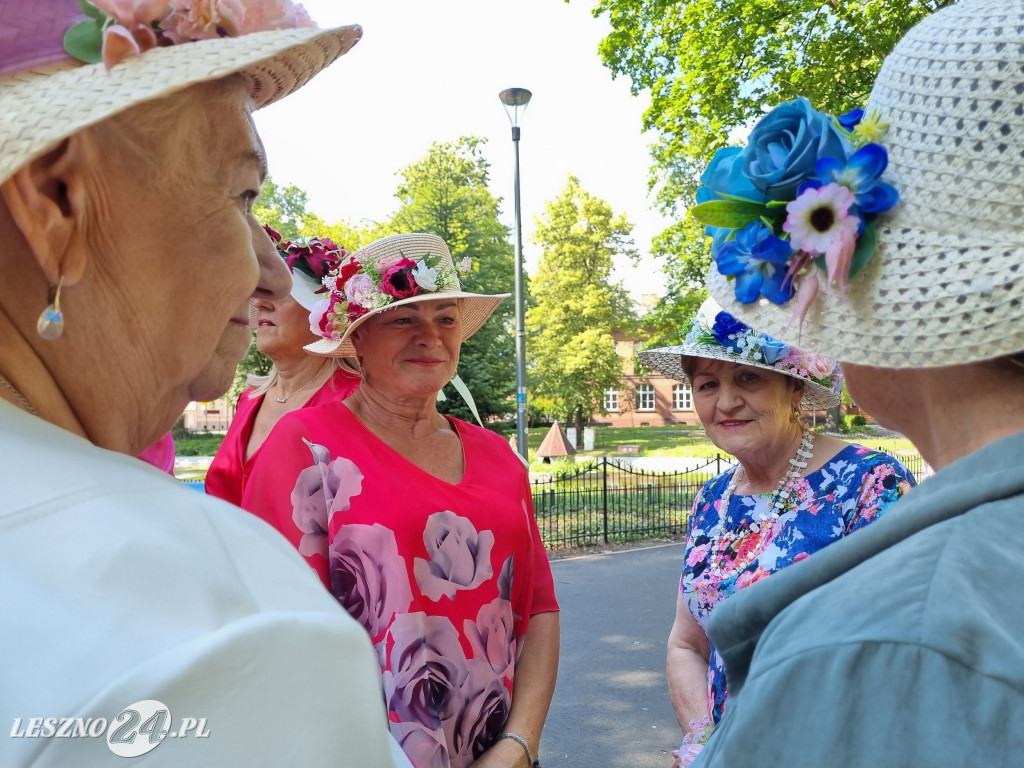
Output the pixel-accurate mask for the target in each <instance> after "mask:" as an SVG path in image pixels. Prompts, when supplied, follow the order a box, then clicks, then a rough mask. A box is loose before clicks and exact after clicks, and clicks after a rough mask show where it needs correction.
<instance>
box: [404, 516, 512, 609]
mask: <svg viewBox="0 0 1024 768" xmlns="http://www.w3.org/2000/svg"><path fill="white" fill-rule="evenodd" d="M423 543H424V545H425V546H426V548H427V555H429V558H430V559H429V560H424V559H423V558H421V557H417V558H416V560H415V562H414V563H413V573H414V574H415V575H416V583H417V584H418V585H419V588H420V591H421V592H422V593H423V594H424V595H426V596H427V597H429V598H430V599H431V600H440V599H441V596H442V595H447V596H448V597H449V598H454V597H455V593H456V591H457V590H460V589H474V588H475V587H478V586H480V585H481V584H483V583H484V582H485V581H487V580H488V579H489V578H491V577H492V576H493V575H494V569H493V568H492V567H491V548H492V547H493V546H494V534H493V533H492V532H491V531H481V532H480V533H477V530H476V528H475V527H474V525H473V523H472V522H470V520H469V519H468V518H465V517H461V516H459V515H457V514H455V513H454V512H450V511H447V510H446V511H444V512H435V513H434V514H432V515H431V516H430V517H428V518H427V525H426V527H425V528H424V529H423Z"/></svg>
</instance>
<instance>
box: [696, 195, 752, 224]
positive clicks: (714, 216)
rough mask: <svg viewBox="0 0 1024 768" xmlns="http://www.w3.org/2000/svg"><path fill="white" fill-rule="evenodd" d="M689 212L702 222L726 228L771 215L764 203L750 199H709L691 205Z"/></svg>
mask: <svg viewBox="0 0 1024 768" xmlns="http://www.w3.org/2000/svg"><path fill="white" fill-rule="evenodd" d="M690 213H691V214H693V218H695V219H696V220H697V221H699V222H700V223H702V224H706V225H707V226H709V227H725V228H726V229H743V227H745V226H747V224H749V223H750V222H752V221H757V220H758V219H760V218H761V217H762V216H771V215H772V214H771V212H770V211H769V210H768V207H767V206H766V205H764V203H755V202H753V201H751V200H743V201H740V200H709V201H708V202H706V203H701V204H700V205H695V206H693V207H692V208H691V209H690Z"/></svg>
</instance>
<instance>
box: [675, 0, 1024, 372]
mask: <svg viewBox="0 0 1024 768" xmlns="http://www.w3.org/2000/svg"><path fill="white" fill-rule="evenodd" d="M1022 142H1024V0H961V1H960V2H957V3H955V4H950V5H948V6H947V7H945V8H943V9H942V10H940V11H937V12H936V13H934V14H932V15H931V16H929V17H928V18H926V19H925V20H924V21H922V22H921V23H920V24H918V25H917V26H916V27H914V28H913V29H912V30H910V31H909V32H908V33H907V34H906V36H905V37H904V38H903V39H902V40H901V41H900V42H899V43H898V44H897V46H896V47H895V49H894V50H893V52H892V53H891V54H890V55H889V56H888V57H887V58H886V60H885V62H884V64H883V65H882V69H881V71H880V73H879V75H878V78H877V80H876V82H875V86H874V88H873V89H872V92H871V96H870V98H869V100H868V102H867V104H866V107H865V109H864V110H860V109H857V110H853V111H851V112H850V113H848V114H846V115H844V116H842V117H840V118H832V117H830V116H828V115H826V114H824V113H822V112H819V111H817V110H815V109H814V108H813V107H812V106H811V105H810V103H808V102H807V101H806V100H805V99H797V100H795V101H792V102H789V103H787V104H782V105H781V106H779V107H776V108H775V109H773V110H772V111H771V112H769V113H768V114H767V115H765V117H764V118H762V119H761V120H760V122H759V123H758V124H757V125H756V126H755V127H754V128H753V130H752V132H751V133H750V136H749V139H748V142H747V145H746V146H745V147H743V148H739V147H730V148H728V149H723V150H720V151H719V152H718V153H717V154H716V155H715V157H714V158H713V159H712V161H711V163H710V165H709V166H708V168H707V170H706V171H705V173H704V175H703V176H702V183H703V186H702V188H701V190H700V193H699V195H698V203H699V204H698V205H697V206H695V207H694V208H693V209H691V210H692V212H693V214H694V216H695V218H698V219H699V220H700V221H702V222H703V223H705V224H706V225H707V228H706V230H705V232H706V234H707V235H708V236H709V237H710V238H711V247H712V255H713V264H712V265H711V268H710V270H709V273H708V290H709V292H710V293H711V295H712V296H714V297H715V298H716V299H717V300H718V301H719V302H721V304H722V306H724V307H725V308H726V309H727V310H728V311H729V312H730V313H732V314H734V315H735V316H736V317H739V318H740V319H742V320H744V321H745V322H749V323H751V324H752V325H754V326H755V327H757V328H760V329H762V330H764V331H766V332H768V333H771V334H772V335H774V336H776V337H777V338H780V339H783V340H785V341H793V342H796V343H799V344H800V345H801V346H803V347H805V348H807V349H812V350H814V351H816V352H820V353H822V354H826V355H829V356H832V357H835V358H837V359H839V360H844V361H852V362H857V363H859V364H863V365H871V366H876V367H883V368H928V367H938V366H950V365H958V364H965V363H973V362H979V361H983V360H989V359H993V358H997V357H1002V356H1005V355H1012V354H1016V353H1020V352H1022V351H1024V227H1022V226H1021V222H1022V221H1024V152H1022V150H1021V148H1022V146H1024V145H1022Z"/></svg>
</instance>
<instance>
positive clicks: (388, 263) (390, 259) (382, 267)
mask: <svg viewBox="0 0 1024 768" xmlns="http://www.w3.org/2000/svg"><path fill="white" fill-rule="evenodd" d="M402 261H409V259H407V258H406V257H405V256H402V255H398V256H381V257H380V258H379V259H377V261H376V262H374V265H373V266H374V267H375V268H376V270H377V274H380V275H383V274H384V273H385V272H387V271H388V270H389V269H391V268H392V267H393V266H395V265H396V264H398V263H399V262H402Z"/></svg>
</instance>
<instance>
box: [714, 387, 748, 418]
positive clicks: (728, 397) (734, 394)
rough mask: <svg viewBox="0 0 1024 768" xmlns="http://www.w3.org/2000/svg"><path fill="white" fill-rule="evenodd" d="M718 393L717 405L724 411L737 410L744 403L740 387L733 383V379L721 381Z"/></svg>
mask: <svg viewBox="0 0 1024 768" xmlns="http://www.w3.org/2000/svg"><path fill="white" fill-rule="evenodd" d="M717 395H718V399H717V400H716V407H717V408H718V410H719V411H722V412H724V413H730V412H731V411H735V410H736V409H737V408H739V407H740V406H741V405H742V404H743V398H742V397H741V393H740V390H739V388H738V387H736V386H735V385H733V383H732V382H731V381H728V380H725V381H721V382H719V384H718V393H717Z"/></svg>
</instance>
